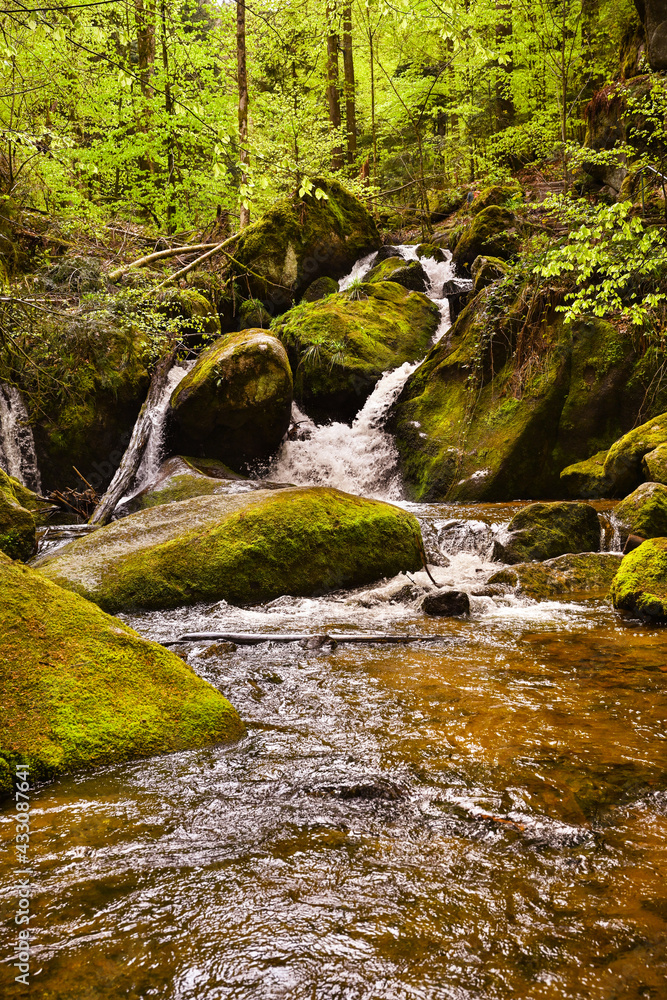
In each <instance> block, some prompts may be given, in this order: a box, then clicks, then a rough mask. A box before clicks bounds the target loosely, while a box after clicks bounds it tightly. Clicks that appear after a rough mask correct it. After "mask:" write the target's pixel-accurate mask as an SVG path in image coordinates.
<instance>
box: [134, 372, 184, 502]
mask: <svg viewBox="0 0 667 1000" xmlns="http://www.w3.org/2000/svg"><path fill="white" fill-rule="evenodd" d="M193 365H194V361H187V362H184V363H182V364H175V365H173V367H172V368H170V370H169V374H168V375H167V381H166V382H165V384H164V388H163V390H162V393H161V395H160V398H159V399H158V401H157V403H156V404H155V406H153V407H152V409H150V410H149V412H148V419H149V420H150V424H151V429H150V433H149V437H148V443H147V444H146V447H145V449H144V454H143V458H142V459H141V464H140V465H139V469H138V471H137V475H136V478H135V483H134V489H133V491H132V492H133V494H135V493H138V492H139V491H140V490H142V489H144V487H146V486H148V485H149V484H150V483H152V482H154V481H155V479H156V478H157V475H158V472H159V470H160V465H161V463H162V460H163V458H164V444H165V431H166V429H167V417H168V415H169V402H170V400H171V397H172V394H173V392H174V390H175V389H176V388H177V386H179V385H180V383H181V382H182V381H183V379H184V378H185V376H186V375H187V374H188V372H189V371H190V370H191V368H192V367H193Z"/></svg>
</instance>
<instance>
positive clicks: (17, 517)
mask: <svg viewBox="0 0 667 1000" xmlns="http://www.w3.org/2000/svg"><path fill="white" fill-rule="evenodd" d="M26 494H28V495H30V496H34V494H31V491H30V490H27V489H26V488H25V486H22V485H21V484H20V483H19V482H18V481H17V480H16V479H14V478H12V477H11V476H8V475H7V473H6V472H4V471H3V470H2V469H0V552H4V553H5V554H6V555H8V556H9V557H10V558H11V559H23V560H26V559H29V558H30V556H31V555H32V554H33V552H34V549H35V516H34V513H33V511H31V510H30V509H29V508H28V506H27V503H29V499H27V497H26Z"/></svg>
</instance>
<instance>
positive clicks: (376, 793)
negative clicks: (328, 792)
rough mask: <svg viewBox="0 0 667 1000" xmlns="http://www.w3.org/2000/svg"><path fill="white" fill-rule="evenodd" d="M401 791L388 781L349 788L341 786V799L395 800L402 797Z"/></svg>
mask: <svg viewBox="0 0 667 1000" xmlns="http://www.w3.org/2000/svg"><path fill="white" fill-rule="evenodd" d="M400 794H401V793H400V791H399V789H398V788H395V787H394V786H393V785H390V784H389V783H388V782H380V781H378V782H373V783H372V784H370V783H369V784H359V785H350V786H349V787H348V788H341V790H340V792H339V795H340V797H341V799H365V800H366V801H368V800H370V799H387V800H389V801H393V800H395V799H397V798H399V797H400Z"/></svg>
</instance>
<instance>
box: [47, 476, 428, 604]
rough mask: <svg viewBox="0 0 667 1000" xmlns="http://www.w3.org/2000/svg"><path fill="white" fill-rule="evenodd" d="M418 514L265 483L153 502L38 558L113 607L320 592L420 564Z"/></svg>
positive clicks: (58, 578)
mask: <svg viewBox="0 0 667 1000" xmlns="http://www.w3.org/2000/svg"><path fill="white" fill-rule="evenodd" d="M421 546H422V541H421V533H420V530H419V523H418V522H417V520H416V519H415V518H414V517H413V516H412V514H408V513H407V512H406V511H403V510H401V509H399V508H398V507H393V506H391V505H390V504H387V503H382V502H380V501H378V500H366V499H363V498H361V497H356V496H351V495H349V494H347V493H341V492H340V491H338V490H334V489H328V488H324V487H315V488H297V487H290V488H287V489H283V490H274V491H270V490H257V491H255V492H253V493H244V494H237V495H235V496H206V497H198V498H196V499H194V500H185V501H182V502H180V503H171V504H167V505H165V506H160V507H153V508H151V509H150V510H146V511H143V512H142V513H139V514H131V515H130V516H129V517H126V518H123V519H122V520H120V521H116V522H115V523H113V524H111V525H108V526H107V527H105V528H101V529H100V530H99V531H96V532H94V533H93V534H91V535H88V536H87V537H86V538H82V539H77V540H76V541H74V542H71V543H69V544H68V545H66V546H64V547H63V548H62V549H59V550H58V551H57V552H56V553H54V555H53V556H52V557H49V555H48V554H47V555H46V556H45V557H44V558H43V559H41V560H39V562H38V563H36V565H39V567H40V570H41V572H42V573H44V575H45V576H47V577H48V578H49V579H51V580H53V581H54V582H55V583H58V584H60V585H61V586H63V587H67V588H69V589H71V590H75V591H76V592H77V593H79V594H81V595H83V596H85V597H87V598H89V599H90V600H92V601H95V602H96V603H97V604H99V605H100V607H102V608H104V609H105V610H107V611H111V612H114V611H120V610H123V609H128V608H135V607H143V608H171V607H176V606H178V605H181V604H193V603H196V602H198V601H209V600H211V601H214V600H225V601H229V602H231V603H233V604H258V603H261V602H264V601H269V600H273V599H274V598H276V597H279V596H280V595H282V594H294V595H302V596H313V595H316V594H322V593H325V592H327V591H331V590H337V589H339V588H343V587H356V586H361V585H363V584H366V583H371V582H373V581H374V580H378V579H380V578H381V577H384V576H395V575H396V574H397V573H399V572H401V571H402V570H414V569H418V568H419V567H420V566H421Z"/></svg>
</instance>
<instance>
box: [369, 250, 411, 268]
mask: <svg viewBox="0 0 667 1000" xmlns="http://www.w3.org/2000/svg"><path fill="white" fill-rule="evenodd" d="M390 257H403V254H402V252H401V251H400V250H399V248H398V247H392V246H384V247H380V249H379V250H378V252H377V253H376V255H375V257H374V259H373V267H375V265H376V264H381V263H382V261H383V260H389V258H390ZM403 259H405V258H403Z"/></svg>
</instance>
